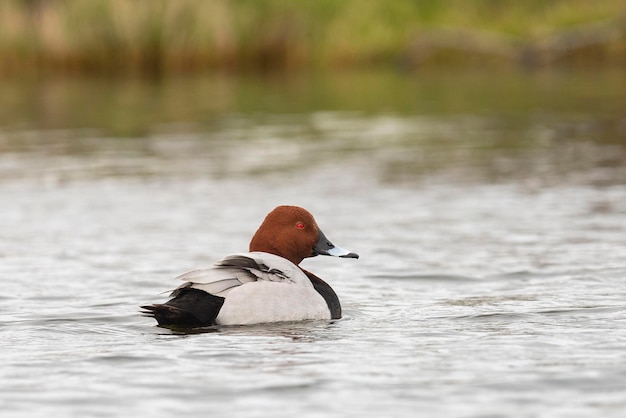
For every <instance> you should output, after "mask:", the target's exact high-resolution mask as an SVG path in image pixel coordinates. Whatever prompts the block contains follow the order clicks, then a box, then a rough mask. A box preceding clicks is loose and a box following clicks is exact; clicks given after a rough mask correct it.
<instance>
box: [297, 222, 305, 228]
mask: <svg viewBox="0 0 626 418" xmlns="http://www.w3.org/2000/svg"><path fill="white" fill-rule="evenodd" d="M296 228H298V229H304V224H303V223H302V222H298V223H297V224H296Z"/></svg>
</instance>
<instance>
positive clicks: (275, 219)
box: [250, 206, 359, 265]
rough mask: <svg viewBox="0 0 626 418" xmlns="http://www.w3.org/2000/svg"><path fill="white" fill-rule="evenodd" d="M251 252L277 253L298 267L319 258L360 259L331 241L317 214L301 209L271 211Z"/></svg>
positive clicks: (285, 207) (257, 233) (290, 207)
mask: <svg viewBox="0 0 626 418" xmlns="http://www.w3.org/2000/svg"><path fill="white" fill-rule="evenodd" d="M250 251H263V252H266V253H271V254H275V255H278V256H281V257H284V258H286V259H288V260H289V261H291V262H292V263H294V264H296V265H297V264H300V262H301V261H302V260H303V259H305V258H307V257H315V256H316V255H331V256H335V257H343V258H359V255H358V254H356V253H353V252H350V251H348V250H344V249H343V248H341V247H337V246H336V245H334V244H333V243H332V242H330V240H329V239H328V238H326V236H325V235H324V233H323V232H322V231H321V230H320V229H319V227H318V226H317V222H315V218H313V215H311V214H310V213H309V211H307V210H306V209H303V208H300V207H298V206H278V207H277V208H275V209H274V210H273V211H271V212H270V213H269V214H268V215H267V216H266V217H265V220H264V221H263V223H262V224H261V226H260V227H259V229H258V230H257V231H256V233H255V234H254V236H253V237H252V240H251V241H250Z"/></svg>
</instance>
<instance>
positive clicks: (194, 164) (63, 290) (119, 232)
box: [0, 73, 626, 417]
mask: <svg viewBox="0 0 626 418" xmlns="http://www.w3.org/2000/svg"><path fill="white" fill-rule="evenodd" d="M624 84H625V81H624V78H623V76H622V75H616V74H615V73H606V74H604V73H603V74H600V75H598V74H591V73H582V74H568V73H565V74H550V75H541V74H513V75H507V76H506V77H503V78H498V77H493V76H490V75H470V76H459V75H455V74H450V75H445V74H444V75H442V74H432V75H428V74H425V75H419V76H416V75H408V76H407V75H404V76H389V75H380V76H377V75H366V76H352V77H348V76H345V77H343V76H340V77H338V78H332V79H322V80H304V81H303V80H287V81H286V82H285V83H284V84H283V83H280V82H278V81H276V80H266V79H258V80H254V79H245V80H233V79H229V78H219V77H218V78H215V79H210V80H205V79H200V80H178V81H166V82H162V83H161V84H159V83H157V82H153V81H144V82H141V81H135V82H128V81H119V80H108V81H101V80H51V81H47V82H42V81H32V80H31V81H26V82H23V83H22V84H19V83H11V84H7V85H3V90H4V91H5V92H6V94H5V95H4V96H3V97H4V98H3V99H1V100H0V108H2V110H3V112H2V114H3V116H2V117H0V122H1V124H2V129H1V133H0V281H1V283H2V286H1V291H0V354H1V356H0V357H1V359H2V360H1V364H2V367H1V368H0V410H1V411H2V416H3V417H39V416H41V417H44V416H45V417H48V416H59V417H65V416H67V417H73V416H76V417H112V416H134V415H142V416H151V417H167V416H174V415H183V414H184V415H187V416H203V415H205V416H218V417H221V416H223V417H256V416H258V417H267V416H303V417H318V416H319V417H352V416H354V417H368V416H389V417H409V416H410V417H415V416H425V417H437V416H443V417H505V416H511V417H577V416H580V417H599V416H602V417H620V416H626V107H624V104H625V103H626V88H625V87H626V86H625V85H624ZM279 204H295V205H300V206H303V207H305V208H307V209H309V210H310V211H311V212H312V213H313V214H314V215H315V217H316V219H317V221H318V223H319V225H320V227H321V228H322V229H323V230H324V232H325V233H326V235H327V236H328V237H329V238H330V239H331V240H332V241H333V242H335V244H337V245H340V246H342V247H344V248H348V249H350V250H352V251H355V252H358V253H359V254H360V255H361V258H360V259H359V260H344V259H335V258H330V257H325V258H324V257H315V258H311V259H307V260H305V261H304V263H303V265H304V267H305V268H307V269H308V270H310V271H312V272H314V273H316V274H317V275H319V276H320V277H322V278H324V279H325V280H326V281H327V282H329V283H330V284H331V285H332V286H333V288H334V289H335V290H336V292H337V294H338V295H339V297H340V299H341V301H342V304H343V308H344V318H342V319H341V320H337V321H331V322H326V321H321V322H320V321H310V322H301V323H282V324H264V325H256V326H242V327H221V328H219V327H218V328H215V329H206V330H203V331H202V332H195V333H190V332H187V333H185V332H177V331H172V330H168V329H164V328H159V327H157V326H155V323H154V321H153V320H151V319H150V318H145V317H142V316H141V315H140V314H139V306H140V305H143V304H147V303H154V302H159V301H164V300H166V298H167V294H166V293H164V292H166V291H167V290H169V289H172V288H173V287H175V286H177V284H178V283H176V281H175V280H173V277H175V276H176V275H178V274H179V273H181V272H184V271H186V270H189V269H191V268H194V267H198V266H203V265H209V264H211V263H212V262H213V261H215V260H216V259H218V258H220V257H222V256H223V255H226V254H229V253H233V252H239V251H245V250H246V249H247V245H248V241H249V239H250V238H251V236H252V234H253V233H254V231H255V230H256V228H257V227H258V225H259V224H260V222H261V221H262V219H263V217H264V216H265V214H266V213H267V212H268V211H269V210H271V209H272V208H273V207H275V206H277V205H279Z"/></svg>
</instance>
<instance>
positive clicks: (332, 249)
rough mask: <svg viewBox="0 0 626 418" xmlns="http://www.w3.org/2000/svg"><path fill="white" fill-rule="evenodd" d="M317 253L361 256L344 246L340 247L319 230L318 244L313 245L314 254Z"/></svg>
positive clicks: (345, 256)
mask: <svg viewBox="0 0 626 418" xmlns="http://www.w3.org/2000/svg"><path fill="white" fill-rule="evenodd" d="M316 255H330V256H333V257H341V258H359V255H358V254H357V253H353V252H351V251H349V250H346V249H344V248H341V247H338V246H336V245H335V244H333V243H332V242H330V240H329V239H328V238H326V235H324V233H323V232H322V231H319V238H318V240H317V244H315V247H313V256H316Z"/></svg>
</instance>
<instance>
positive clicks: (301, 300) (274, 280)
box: [177, 252, 331, 325]
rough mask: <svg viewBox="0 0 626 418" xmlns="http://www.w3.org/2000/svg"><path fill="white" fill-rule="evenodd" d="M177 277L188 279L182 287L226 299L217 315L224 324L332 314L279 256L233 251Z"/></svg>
mask: <svg viewBox="0 0 626 418" xmlns="http://www.w3.org/2000/svg"><path fill="white" fill-rule="evenodd" d="M177 278H178V279H181V280H185V281H186V283H185V284H183V285H181V286H180V287H179V288H189V287H191V288H194V289H199V290H204V291H205V292H207V293H210V294H212V295H215V296H220V297H223V298H224V299H225V300H224V305H223V306H222V308H221V310H220V312H219V314H218V315H217V318H216V319H215V322H216V323H217V324H219V325H244V324H257V323H263V322H279V321H301V320H304V319H330V318H331V315H330V310H329V309H328V305H327V304H326V301H325V300H324V298H323V297H322V296H321V295H320V294H319V293H318V292H317V291H316V290H315V288H314V287H313V284H312V283H311V281H310V280H309V278H308V277H307V276H306V275H305V274H304V272H303V271H302V270H300V268H299V267H298V266H296V265H295V264H293V263H292V262H291V261H289V260H287V259H285V258H283V257H279V256H277V255H274V254H269V253H264V252H251V253H239V254H233V255H229V256H227V257H225V258H223V259H221V260H219V261H217V262H216V263H215V264H214V265H213V266H212V267H209V268H201V269H196V270H192V271H189V272H187V273H184V274H182V275H180V276H178V277H177Z"/></svg>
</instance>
